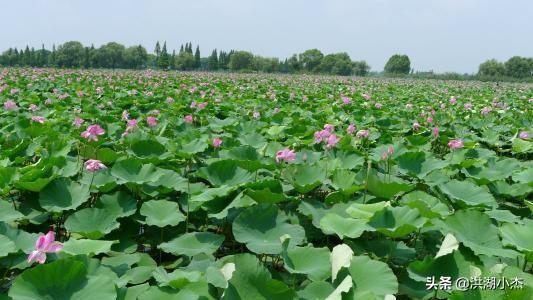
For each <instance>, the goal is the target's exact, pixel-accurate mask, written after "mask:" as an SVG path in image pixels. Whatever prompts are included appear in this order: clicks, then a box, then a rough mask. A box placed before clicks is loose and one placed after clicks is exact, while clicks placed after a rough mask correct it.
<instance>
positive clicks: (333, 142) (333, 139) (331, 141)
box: [326, 134, 340, 148]
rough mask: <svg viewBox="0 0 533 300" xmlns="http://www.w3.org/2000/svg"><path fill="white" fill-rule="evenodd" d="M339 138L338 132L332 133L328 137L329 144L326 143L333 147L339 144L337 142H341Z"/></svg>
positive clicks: (328, 146)
mask: <svg viewBox="0 0 533 300" xmlns="http://www.w3.org/2000/svg"><path fill="white" fill-rule="evenodd" d="M339 140H340V139H339V138H338V137H337V135H336V134H332V135H330V136H329V137H328V144H327V145H326V147H327V148H332V147H335V145H337V143H338V142H339Z"/></svg>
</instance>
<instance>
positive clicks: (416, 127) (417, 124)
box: [413, 122, 420, 130]
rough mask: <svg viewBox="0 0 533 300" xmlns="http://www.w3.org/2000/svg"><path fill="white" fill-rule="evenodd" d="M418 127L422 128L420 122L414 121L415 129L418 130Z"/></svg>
mask: <svg viewBox="0 0 533 300" xmlns="http://www.w3.org/2000/svg"><path fill="white" fill-rule="evenodd" d="M418 129H420V123H418V122H414V123H413V130H418Z"/></svg>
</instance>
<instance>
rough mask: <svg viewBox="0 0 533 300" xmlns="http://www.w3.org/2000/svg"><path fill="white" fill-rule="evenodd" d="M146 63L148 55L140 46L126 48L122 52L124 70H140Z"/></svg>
mask: <svg viewBox="0 0 533 300" xmlns="http://www.w3.org/2000/svg"><path fill="white" fill-rule="evenodd" d="M147 61H148V53H147V51H146V49H145V48H144V47H143V46H141V45H137V46H131V47H128V48H127V49H126V50H125V52H124V64H125V67H126V68H130V69H141V68H144V67H146V66H147Z"/></svg>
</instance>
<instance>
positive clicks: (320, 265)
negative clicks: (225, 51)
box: [0, 44, 533, 300]
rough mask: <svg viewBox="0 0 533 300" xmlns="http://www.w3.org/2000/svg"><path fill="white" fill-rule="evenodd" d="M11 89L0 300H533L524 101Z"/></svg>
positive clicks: (159, 78) (422, 91)
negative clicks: (463, 284) (460, 282)
mask: <svg viewBox="0 0 533 300" xmlns="http://www.w3.org/2000/svg"><path fill="white" fill-rule="evenodd" d="M68 47H72V48H76V47H79V45H75V44H72V45H69V46H68ZM115 48H116V47H115V46H113V45H112V46H111V47H110V51H111V52H112V51H113V49H115ZM58 51H59V49H58ZM309 61H312V59H311V60H309ZM307 66H308V65H306V67H307ZM315 67H317V66H316V65H315ZM0 74H1V75H0V103H2V105H3V107H2V108H0V198H1V200H0V241H1V243H0V274H2V277H1V278H0V279H1V285H0V288H1V291H2V293H3V295H2V294H0V298H1V299H15V300H18V299H81V300H83V299H99V300H107V299H220V298H222V299H394V296H393V295H395V297H396V298H397V299H429V298H432V297H437V298H439V299H443V298H449V299H531V298H532V297H533V275H531V271H532V262H533V255H532V253H533V235H532V234H531V228H532V226H533V221H532V211H533V203H532V202H531V201H530V200H528V199H530V198H529V197H530V196H531V193H532V189H533V168H532V167H533V162H532V160H531V154H532V152H533V146H532V141H531V139H530V136H531V132H530V131H529V130H530V129H531V128H532V121H533V118H532V114H531V109H530V108H531V105H532V103H533V88H532V86H531V85H525V84H503V85H496V84H491V83H478V82H465V83H462V82H449V81H413V80H403V79H380V80H378V79H362V78H358V79H354V78H346V77H318V76H281V75H277V76H273V75H247V76H244V75H232V74H220V73H218V74H209V73H203V74H200V73H177V72H152V71H84V70H55V69H31V70H30V69H4V70H2V72H1V73H0ZM47 232H48V233H47ZM45 234H46V235H45ZM432 276H434V277H435V278H437V280H438V279H439V278H440V277H441V276H449V277H451V278H453V279H454V280H455V279H457V278H459V277H465V278H470V277H473V278H474V277H479V278H490V277H497V278H507V279H509V280H510V279H512V278H515V277H516V278H519V279H522V281H523V286H522V288H521V289H512V288H511V287H509V286H507V288H505V289H497V290H482V289H473V290H469V291H466V292H464V291H460V290H458V288H457V287H456V286H451V287H450V289H449V290H448V289H440V290H433V289H428V288H427V285H426V284H427V280H428V278H431V277H432Z"/></svg>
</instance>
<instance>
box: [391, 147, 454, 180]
mask: <svg viewBox="0 0 533 300" xmlns="http://www.w3.org/2000/svg"><path fill="white" fill-rule="evenodd" d="M398 164H399V167H400V169H401V170H402V171H404V172H405V173H407V174H413V175H415V176H417V177H419V178H424V177H425V176H426V175H427V174H428V173H429V172H431V171H433V170H436V169H442V168H444V167H446V166H447V165H448V162H446V161H444V160H440V159H436V158H434V157H427V155H426V153H424V152H406V153H404V154H402V155H401V156H400V157H398Z"/></svg>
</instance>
